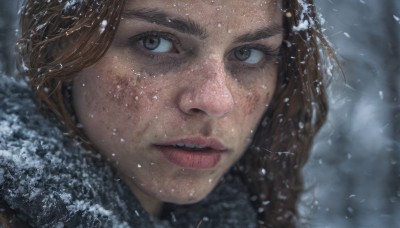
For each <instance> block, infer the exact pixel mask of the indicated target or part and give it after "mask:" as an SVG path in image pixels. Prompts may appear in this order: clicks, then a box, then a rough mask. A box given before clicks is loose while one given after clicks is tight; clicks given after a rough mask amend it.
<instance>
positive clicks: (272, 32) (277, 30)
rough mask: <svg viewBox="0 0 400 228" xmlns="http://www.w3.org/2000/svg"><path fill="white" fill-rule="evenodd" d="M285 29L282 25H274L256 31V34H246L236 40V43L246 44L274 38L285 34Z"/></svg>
mask: <svg viewBox="0 0 400 228" xmlns="http://www.w3.org/2000/svg"><path fill="white" fill-rule="evenodd" d="M283 31H284V30H283V28H282V26H281V25H278V24H272V25H269V26H267V27H264V28H261V29H258V30H256V31H255V32H250V33H246V34H244V35H241V36H239V37H237V38H235V40H234V43H246V42H252V41H256V40H261V39H266V38H269V37H272V36H276V35H279V34H283Z"/></svg>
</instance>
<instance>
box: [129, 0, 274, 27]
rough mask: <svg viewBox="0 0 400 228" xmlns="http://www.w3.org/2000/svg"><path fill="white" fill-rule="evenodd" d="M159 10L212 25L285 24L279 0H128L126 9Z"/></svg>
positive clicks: (255, 25)
mask: <svg viewBox="0 0 400 228" xmlns="http://www.w3.org/2000/svg"><path fill="white" fill-rule="evenodd" d="M141 8H145V9H147V8H148V9H158V10H163V11H165V12H169V13H171V14H173V15H177V16H180V17H186V18H190V19H191V20H195V21H197V22H199V23H201V24H202V25H205V26H212V27H215V26H217V27H222V26H224V27H229V28H232V29H237V28H240V27H264V26H266V25H268V24H280V23H281V4H280V1H279V0H250V1H245V0H195V1H194V0H128V1H127V5H126V10H132V9H141Z"/></svg>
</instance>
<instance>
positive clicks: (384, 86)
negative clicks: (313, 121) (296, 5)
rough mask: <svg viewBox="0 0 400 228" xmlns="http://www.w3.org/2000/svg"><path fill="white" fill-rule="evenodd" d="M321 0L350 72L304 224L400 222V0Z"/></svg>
mask: <svg viewBox="0 0 400 228" xmlns="http://www.w3.org/2000/svg"><path fill="white" fill-rule="evenodd" d="M316 1H317V7H318V8H319V9H320V13H321V14H322V17H323V18H324V19H325V20H326V22H325V28H326V31H325V34H326V36H327V37H328V39H329V40H330V41H331V42H332V44H333V45H334V47H335V48H336V50H337V52H338V54H339V56H340V59H341V61H342V66H343V70H344V72H345V78H341V77H338V78H334V80H333V82H332V83H331V85H330V89H329V95H330V102H331V110H330V113H329V119H328V122H327V124H326V125H325V126H324V128H323V130H322V131H321V133H320V134H319V136H318V138H317V140H316V141H315V145H314V148H313V151H312V155H311V157H310V161H309V163H308V164H307V166H306V168H305V170H304V174H305V181H306V189H307V190H306V192H305V194H304V197H303V199H302V202H301V204H300V209H301V212H302V214H303V215H304V218H303V221H302V224H303V225H302V226H304V227H312V228H313V227H325V228H330V227H332V228H334V227H335V228H336V227H338V228H348V227H349V228H350V227H351V228H353V227H360V228H361V227H363V228H369V227H371V228H377V227H379V228H380V227H400V101H399V97H400V92H399V91H400V1H399V0H385V1H378V0H316ZM17 4H18V1H16V0H0V74H7V75H12V74H14V72H15V67H14V66H15V60H14V54H13V51H14V42H15V34H16V27H15V23H16V13H17V12H18V6H17Z"/></svg>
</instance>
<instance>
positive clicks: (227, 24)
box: [73, 0, 282, 215]
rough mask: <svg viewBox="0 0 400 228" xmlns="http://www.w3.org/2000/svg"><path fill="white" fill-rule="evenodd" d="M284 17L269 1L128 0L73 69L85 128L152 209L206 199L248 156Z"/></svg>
mask: <svg viewBox="0 0 400 228" xmlns="http://www.w3.org/2000/svg"><path fill="white" fill-rule="evenodd" d="M281 17H282V16H281V9H280V5H279V4H278V3H277V1H271V0H270V1H250V2H249V1H229V0H226V1H222V0H221V1H218V0H216V1H212V2H211V1H189V0H188V1H184V0H182V1H172V0H171V1H170V0H168V1H166V0H150V1H127V4H126V6H125V11H124V13H123V16H122V20H121V23H120V25H119V27H118V29H117V33H116V36H115V39H114V41H113V43H112V45H111V46H110V48H109V50H108V51H107V53H106V54H105V55H104V56H103V57H102V58H101V59H100V61H98V62H97V63H95V64H94V65H92V66H90V67H88V68H86V69H84V70H83V71H81V72H79V73H78V74H77V75H76V77H75V79H74V82H73V98H74V99H73V105H74V108H75V111H76V113H77V117H78V119H79V122H80V123H81V124H82V125H83V128H84V131H85V133H86V134H87V136H88V137H89V139H90V141H91V142H92V143H93V144H94V146H95V147H96V148H97V150H98V151H99V152H100V153H101V154H103V155H104V156H105V157H106V158H107V159H108V160H110V161H111V162H112V164H113V165H114V167H115V168H116V170H117V172H118V174H119V176H120V177H121V178H122V179H123V180H124V181H125V182H126V183H127V184H128V186H129V187H130V188H131V190H132V192H133V193H134V194H135V195H136V196H137V197H138V199H139V201H140V202H141V203H142V205H143V206H144V208H145V209H146V210H148V211H149V212H150V213H152V214H153V215H157V213H158V212H159V210H160V208H161V206H162V202H172V203H177V204H188V203H194V202H197V201H199V200H201V199H203V198H204V197H205V196H206V195H207V194H208V193H209V192H210V191H211V190H212V189H213V188H214V186H215V185H216V184H217V183H218V180H219V179H220V178H221V176H222V175H223V174H224V173H225V172H226V171H227V170H228V169H229V168H231V167H232V165H234V164H235V162H236V161H237V160H238V159H239V158H240V157H241V156H242V155H243V154H244V152H245V150H246V147H247V146H248V144H249V143H250V141H251V138H252V133H253V132H254V131H255V129H256V128H257V125H258V123H259V122H260V120H261V117H262V115H263V113H264V112H265V110H266V108H267V106H268V104H269V103H270V101H271V98H272V95H273V93H274V90H275V84H276V80H277V60H276V55H277V54H278V53H277V52H278V50H279V47H280V45H281V43H282V28H281V27H282V19H281ZM194 24H195V25H196V26H194ZM106 29H107V28H106ZM178 143H180V144H187V145H180V146H181V147H177V145H176V144H178ZM188 144H192V145H188ZM190 146H196V147H199V148H197V149H191V148H188V147H190ZM203 147H204V148H203Z"/></svg>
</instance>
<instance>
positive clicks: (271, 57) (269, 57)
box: [129, 31, 280, 69]
mask: <svg viewBox="0 0 400 228" xmlns="http://www.w3.org/2000/svg"><path fill="white" fill-rule="evenodd" d="M148 37H158V38H162V39H165V40H167V41H170V42H171V43H172V46H173V50H174V51H173V52H168V53H156V52H151V51H149V50H148V49H146V48H144V47H142V46H141V45H140V41H143V39H144V38H148ZM129 45H131V46H136V47H137V48H138V49H139V50H140V51H141V52H142V53H143V54H145V55H147V56H149V57H150V58H151V59H156V60H160V61H163V60H164V61H165V62H170V61H168V60H171V59H166V58H171V57H172V56H171V55H179V54H180V53H182V52H185V50H184V48H183V47H182V44H181V42H180V41H179V39H177V38H176V37H175V36H174V35H173V34H171V33H168V32H158V31H148V32H144V33H141V34H139V35H136V36H133V37H130V38H129ZM243 49H250V50H257V51H260V52H261V53H262V54H263V60H261V61H260V62H259V63H257V64H247V63H244V62H243V61H240V60H238V59H237V58H236V57H235V55H234V53H235V51H238V50H243ZM279 51H280V47H278V48H271V47H267V46H264V45H261V44H251V45H243V46H239V47H236V48H234V49H233V50H231V51H230V52H228V53H227V57H228V59H229V60H233V61H235V62H238V64H239V66H238V68H243V67H244V68H247V69H259V68H264V67H265V66H266V65H267V63H270V62H272V61H276V60H278V59H279V56H280V54H279ZM172 58H173V57H172ZM172 62H173V61H172Z"/></svg>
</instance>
